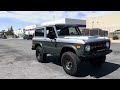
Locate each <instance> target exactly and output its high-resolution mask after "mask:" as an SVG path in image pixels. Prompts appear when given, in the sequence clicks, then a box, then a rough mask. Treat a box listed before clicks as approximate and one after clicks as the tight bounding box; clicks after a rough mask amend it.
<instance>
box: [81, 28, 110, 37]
mask: <svg viewBox="0 0 120 90" xmlns="http://www.w3.org/2000/svg"><path fill="white" fill-rule="evenodd" d="M82 35H84V36H95V35H97V36H108V31H105V30H101V29H82Z"/></svg>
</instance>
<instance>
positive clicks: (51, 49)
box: [45, 27, 57, 55]
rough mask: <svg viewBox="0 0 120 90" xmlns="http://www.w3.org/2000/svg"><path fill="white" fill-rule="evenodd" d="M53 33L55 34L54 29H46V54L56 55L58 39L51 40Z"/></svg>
mask: <svg viewBox="0 0 120 90" xmlns="http://www.w3.org/2000/svg"><path fill="white" fill-rule="evenodd" d="M51 33H54V34H55V35H56V33H55V30H54V27H46V34H45V37H46V38H45V52H46V53H48V54H52V55H54V54H55V53H56V48H57V47H56V46H57V45H56V44H57V43H56V38H55V39H50V35H51Z"/></svg>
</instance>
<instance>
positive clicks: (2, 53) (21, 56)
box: [0, 39, 120, 79]
mask: <svg viewBox="0 0 120 90" xmlns="http://www.w3.org/2000/svg"><path fill="white" fill-rule="evenodd" d="M31 45H32V41H31V40H22V39H0V79H120V68H119V67H120V43H112V44H111V48H112V50H113V52H112V53H111V54H109V55H107V59H106V63H104V64H103V66H102V67H101V68H99V69H98V68H93V67H92V66H91V65H90V64H89V63H86V64H82V65H81V71H80V73H79V75H78V77H74V76H70V75H68V74H66V73H65V72H64V70H63V68H62V66H60V65H59V64H58V63H57V62H56V58H55V57H52V56H49V57H48V58H47V59H48V61H49V62H47V63H39V62H38V61H37V60H36V58H35V51H33V50H31Z"/></svg>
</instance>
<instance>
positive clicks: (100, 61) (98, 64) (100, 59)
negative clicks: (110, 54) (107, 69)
mask: <svg viewBox="0 0 120 90" xmlns="http://www.w3.org/2000/svg"><path fill="white" fill-rule="evenodd" d="M105 60H106V56H101V57H97V58H94V59H92V60H90V63H91V64H92V66H94V67H101V66H102V65H103V64H104V63H105Z"/></svg>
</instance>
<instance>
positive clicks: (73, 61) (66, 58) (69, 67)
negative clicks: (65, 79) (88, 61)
mask: <svg viewBox="0 0 120 90" xmlns="http://www.w3.org/2000/svg"><path fill="white" fill-rule="evenodd" d="M61 65H62V67H63V69H64V71H65V72H66V73H67V74H69V75H72V76H76V75H77V73H78V71H79V66H80V59H79V57H78V56H77V55H76V54H74V53H73V52H65V53H64V54H63V55H62V57H61Z"/></svg>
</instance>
